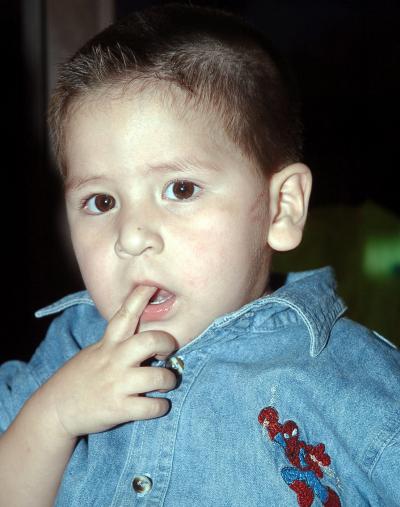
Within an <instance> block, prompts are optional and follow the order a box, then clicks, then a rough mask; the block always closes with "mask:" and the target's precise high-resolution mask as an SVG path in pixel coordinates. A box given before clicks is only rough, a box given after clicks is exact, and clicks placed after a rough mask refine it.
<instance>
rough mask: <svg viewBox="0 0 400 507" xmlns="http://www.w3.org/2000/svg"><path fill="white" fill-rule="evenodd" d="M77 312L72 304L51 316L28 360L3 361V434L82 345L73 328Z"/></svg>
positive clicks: (0, 377) (0, 399) (0, 378)
mask: <svg viewBox="0 0 400 507" xmlns="http://www.w3.org/2000/svg"><path fill="white" fill-rule="evenodd" d="M74 312H75V308H69V309H67V310H65V311H64V312H63V313H62V314H61V315H58V316H56V317H55V318H54V319H53V320H52V322H51V323H50V326H49V328H48V330H47V333H46V336H45V338H44V340H43V341H42V342H41V343H40V344H39V346H38V347H37V349H36V350H35V352H34V354H33V355H32V357H31V359H30V361H29V362H23V361H18V360H11V361H7V362H5V363H3V364H2V365H0V434H1V433H3V432H5V431H6V430H7V428H8V427H9V426H10V424H11V423H12V421H13V420H14V419H15V417H16V416H17V415H18V412H19V411H20V410H21V408H22V407H23V405H24V403H25V402H26V401H27V400H28V399H29V398H30V397H31V396H32V394H33V393H34V392H35V391H36V390H37V389H38V388H39V387H40V386H41V385H42V384H44V383H45V382H46V381H47V380H48V379H49V377H50V376H51V375H52V374H53V373H55V372H56V371H57V370H58V369H59V368H60V367H61V366H62V365H63V364H64V363H65V362H66V361H67V360H68V359H70V358H71V357H72V356H73V355H75V354H76V353H77V352H79V350H80V349H81V347H80V346H79V344H78V343H77V341H76V340H75V339H74V335H73V329H71V328H72V327H73V326H72V325H71V323H72V322H73V321H74V318H75V317H76V314H75V313H74Z"/></svg>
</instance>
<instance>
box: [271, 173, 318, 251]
mask: <svg viewBox="0 0 400 507" xmlns="http://www.w3.org/2000/svg"><path fill="white" fill-rule="evenodd" d="M311 187H312V176H311V171H310V169H309V167H307V166H306V165H305V164H302V163H295V164H291V165H289V166H287V167H285V168H284V169H282V170H280V171H279V172H277V173H275V174H273V175H272V176H271V178H270V184H269V196H270V200H269V213H270V215H269V217H270V225H269V231H268V244H269V245H270V247H271V248H272V249H273V250H277V251H281V252H283V251H287V250H292V249H293V248H296V247H297V246H298V245H299V244H300V243H301V239H302V236H303V228H304V225H305V223H306V218H307V211H308V202H309V199H310V194H311Z"/></svg>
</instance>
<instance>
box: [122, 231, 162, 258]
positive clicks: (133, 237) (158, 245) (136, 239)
mask: <svg viewBox="0 0 400 507" xmlns="http://www.w3.org/2000/svg"><path fill="white" fill-rule="evenodd" d="M163 248H164V242H163V240H162V238H161V236H160V235H159V234H158V233H157V232H155V231H153V230H151V229H150V228H148V227H146V226H142V227H132V229H130V230H127V228H126V227H125V228H123V229H122V230H120V233H119V235H118V237H117V240H116V242H115V247H114V249H115V253H116V254H117V255H118V256H119V257H121V258H124V257H129V256H138V255H141V254H142V253H144V252H146V251H148V253H152V254H159V253H160V252H162V250H163Z"/></svg>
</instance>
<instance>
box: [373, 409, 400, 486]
mask: <svg viewBox="0 0 400 507" xmlns="http://www.w3.org/2000/svg"><path fill="white" fill-rule="evenodd" d="M398 415H399V413H397V416H398ZM397 421H398V418H397V417H394V418H393V422H394V423H396V422H397ZM393 426H394V425H393V423H391V420H389V421H388V424H387V426H386V427H385V428H382V430H381V431H380V432H379V434H378V435H377V436H376V437H375V439H374V443H373V444H372V445H371V446H370V449H369V450H368V452H367V455H368V453H369V454H370V455H371V457H372V458H373V462H372V464H371V467H370V470H369V471H368V478H369V479H370V480H372V474H373V472H374V470H375V468H376V466H377V464H378V463H379V460H380V458H381V457H382V455H383V453H384V451H385V449H386V448H387V447H388V446H389V445H390V443H391V442H393V441H394V440H395V439H396V438H397V436H398V435H400V428H399V429H398V430H397V431H396V432H395V433H393V434H391V433H390V428H393ZM387 434H389V438H388V439H387V440H386V442H385V441H384V443H383V445H381V446H380V447H378V446H376V445H375V442H380V443H382V438H383V437H384V436H385V435H387ZM373 454H375V456H373ZM367 459H368V458H367Z"/></svg>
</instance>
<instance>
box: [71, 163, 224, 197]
mask: <svg viewBox="0 0 400 507" xmlns="http://www.w3.org/2000/svg"><path fill="white" fill-rule="evenodd" d="M190 168H195V169H199V170H202V171H204V170H205V171H213V172H217V171H220V168H219V167H218V166H216V165H215V163H213V162H209V161H207V162H202V161H200V160H198V159H196V158H194V157H191V158H176V159H173V160H169V161H165V162H157V163H155V164H146V165H145V174H146V175H147V174H148V173H149V172H150V171H165V172H180V173H185V172H188V171H189V169H190ZM107 179H109V176H108V175H107V174H96V175H93V176H86V177H80V178H79V177H78V178H71V179H67V180H66V181H65V183H64V192H65V193H66V194H68V193H71V192H74V191H76V190H78V189H79V188H80V187H82V186H83V185H85V184H86V183H89V182H90V181H96V180H107Z"/></svg>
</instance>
